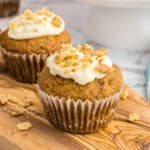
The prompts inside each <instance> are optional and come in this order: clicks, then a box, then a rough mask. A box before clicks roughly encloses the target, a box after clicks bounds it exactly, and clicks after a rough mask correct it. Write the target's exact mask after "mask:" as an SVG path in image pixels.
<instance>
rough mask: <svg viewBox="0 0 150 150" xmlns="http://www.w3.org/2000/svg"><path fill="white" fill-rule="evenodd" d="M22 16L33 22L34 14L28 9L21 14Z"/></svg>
mask: <svg viewBox="0 0 150 150" xmlns="http://www.w3.org/2000/svg"><path fill="white" fill-rule="evenodd" d="M23 15H24V16H25V17H26V18H27V19H28V20H34V19H35V14H34V13H33V12H32V11H31V10H29V9H26V10H25V11H24V13H23Z"/></svg>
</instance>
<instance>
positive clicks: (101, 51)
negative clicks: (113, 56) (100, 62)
mask: <svg viewBox="0 0 150 150" xmlns="http://www.w3.org/2000/svg"><path fill="white" fill-rule="evenodd" d="M106 55H107V51H106V48H99V49H97V50H96V51H95V56H97V57H102V56H106Z"/></svg>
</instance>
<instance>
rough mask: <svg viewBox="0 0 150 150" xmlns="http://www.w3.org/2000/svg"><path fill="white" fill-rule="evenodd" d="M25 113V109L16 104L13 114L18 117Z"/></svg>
mask: <svg viewBox="0 0 150 150" xmlns="http://www.w3.org/2000/svg"><path fill="white" fill-rule="evenodd" d="M23 114H24V110H23V109H22V108H21V107H19V106H18V105H14V107H13V111H12V112H11V115H12V116H14V117H16V116H20V115H23Z"/></svg>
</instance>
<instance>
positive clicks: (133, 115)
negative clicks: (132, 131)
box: [128, 113, 140, 122]
mask: <svg viewBox="0 0 150 150" xmlns="http://www.w3.org/2000/svg"><path fill="white" fill-rule="evenodd" d="M128 119H129V121H131V122H134V121H138V120H140V116H139V115H138V114H136V113H131V114H129V117H128Z"/></svg>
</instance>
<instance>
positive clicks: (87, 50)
mask: <svg viewBox="0 0 150 150" xmlns="http://www.w3.org/2000/svg"><path fill="white" fill-rule="evenodd" d="M77 49H78V50H79V51H81V52H82V53H83V54H85V55H90V56H92V55H93V54H94V51H93V47H91V46H90V45H88V44H83V45H78V46H77Z"/></svg>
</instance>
